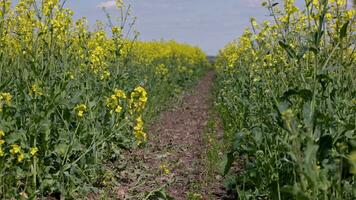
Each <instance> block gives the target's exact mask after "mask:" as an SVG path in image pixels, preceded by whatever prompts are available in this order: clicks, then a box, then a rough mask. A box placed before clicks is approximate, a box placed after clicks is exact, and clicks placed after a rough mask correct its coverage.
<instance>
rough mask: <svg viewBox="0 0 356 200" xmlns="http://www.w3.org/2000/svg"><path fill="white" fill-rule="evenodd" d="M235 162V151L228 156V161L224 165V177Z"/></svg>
mask: <svg viewBox="0 0 356 200" xmlns="http://www.w3.org/2000/svg"><path fill="white" fill-rule="evenodd" d="M234 160H235V156H234V152H233V151H232V152H229V153H227V154H226V160H225V164H224V176H225V175H226V174H227V173H228V172H229V171H230V169H231V167H232V164H233V163H234Z"/></svg>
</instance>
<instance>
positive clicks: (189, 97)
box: [115, 71, 220, 200]
mask: <svg viewBox="0 0 356 200" xmlns="http://www.w3.org/2000/svg"><path fill="white" fill-rule="evenodd" d="M214 78H215V73H214V72H213V71H211V72H208V73H207V74H206V75H205V76H204V77H203V78H202V79H201V80H200V81H199V82H198V83H197V85H196V86H195V87H194V88H193V89H192V90H191V91H190V92H188V93H187V94H185V95H183V96H182V99H181V100H182V101H181V103H180V104H178V105H177V106H176V107H174V108H172V109H169V110H167V111H164V112H162V113H161V114H160V117H159V118H158V120H157V122H156V123H154V124H153V125H152V126H151V127H150V128H149V130H148V133H149V136H150V138H149V142H148V144H147V147H145V148H143V149H138V150H134V151H136V152H134V151H130V152H128V153H127V156H130V157H131V158H130V163H129V164H128V166H131V167H130V170H129V171H122V172H120V177H121V180H120V181H119V182H121V184H120V186H118V187H117V188H116V189H115V193H116V195H117V197H118V199H145V196H146V197H147V196H149V194H150V193H151V194H152V193H153V191H164V192H165V193H166V194H168V195H169V196H171V197H173V198H174V199H176V200H186V199H189V198H192V197H199V196H201V198H197V199H208V194H214V193H219V192H216V191H211V190H215V189H214V188H217V190H219V186H215V185H214V184H210V183H204V184H203V182H204V181H205V177H204V176H205V174H206V172H205V167H204V163H203V159H204V158H203V157H204V156H205V152H206V148H207V146H206V144H205V142H204V141H203V134H204V131H205V127H206V124H207V122H208V120H209V111H210V108H211V106H212V85H213V81H214ZM127 156H126V157H127ZM125 183H126V184H125ZM203 185H205V187H202V186H203ZM219 185H220V184H219ZM142 194H145V195H144V196H140V195H142ZM214 199H219V198H214Z"/></svg>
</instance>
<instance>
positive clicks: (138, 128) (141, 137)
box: [134, 115, 147, 145]
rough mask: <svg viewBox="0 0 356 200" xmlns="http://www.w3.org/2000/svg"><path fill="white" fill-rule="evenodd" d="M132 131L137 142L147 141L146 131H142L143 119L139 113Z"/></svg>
mask: <svg viewBox="0 0 356 200" xmlns="http://www.w3.org/2000/svg"><path fill="white" fill-rule="evenodd" d="M134 133H135V137H136V141H137V144H138V145H140V144H142V143H145V142H146V141H147V133H145V132H144V131H143V120H142V117H141V115H140V116H139V117H137V119H136V125H135V127H134Z"/></svg>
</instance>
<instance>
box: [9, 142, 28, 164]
mask: <svg viewBox="0 0 356 200" xmlns="http://www.w3.org/2000/svg"><path fill="white" fill-rule="evenodd" d="M10 153H11V154H12V155H14V156H15V155H17V161H18V162H22V160H23V159H24V158H25V155H24V153H23V151H22V150H21V146H19V145H17V144H12V145H11V149H10Z"/></svg>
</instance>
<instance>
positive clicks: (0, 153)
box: [0, 129, 5, 157]
mask: <svg viewBox="0 0 356 200" xmlns="http://www.w3.org/2000/svg"><path fill="white" fill-rule="evenodd" d="M3 137H5V132H4V131H3V130H1V129H0V157H3V156H4V150H3V149H2V145H3V144H5V140H4V139H3Z"/></svg>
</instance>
